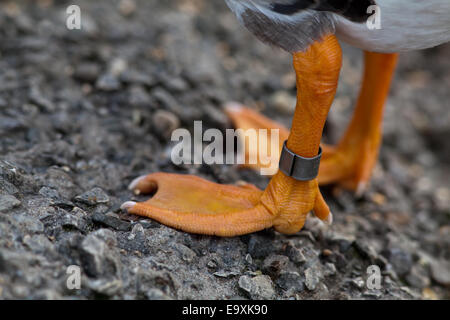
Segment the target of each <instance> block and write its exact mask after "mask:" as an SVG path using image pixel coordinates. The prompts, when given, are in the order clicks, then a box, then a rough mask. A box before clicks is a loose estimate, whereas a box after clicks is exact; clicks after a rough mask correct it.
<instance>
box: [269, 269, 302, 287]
mask: <svg viewBox="0 0 450 320" xmlns="http://www.w3.org/2000/svg"><path fill="white" fill-rule="evenodd" d="M275 283H276V284H277V285H278V286H279V287H280V288H282V289H283V290H289V289H293V290H295V291H297V292H301V291H303V290H304V289H305V285H304V280H303V278H302V277H301V276H300V274H299V273H298V272H296V271H283V272H281V273H280V276H279V277H278V278H277V280H276V281H275Z"/></svg>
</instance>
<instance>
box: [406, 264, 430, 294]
mask: <svg viewBox="0 0 450 320" xmlns="http://www.w3.org/2000/svg"><path fill="white" fill-rule="evenodd" d="M405 280H406V282H408V284H409V285H411V286H413V287H414V288H419V289H423V288H426V287H428V286H429V285H430V282H431V281H430V278H429V277H428V275H427V272H426V270H425V269H424V268H423V267H421V266H420V265H414V266H413V267H412V268H411V271H410V272H409V273H408V275H407V276H406V277H405Z"/></svg>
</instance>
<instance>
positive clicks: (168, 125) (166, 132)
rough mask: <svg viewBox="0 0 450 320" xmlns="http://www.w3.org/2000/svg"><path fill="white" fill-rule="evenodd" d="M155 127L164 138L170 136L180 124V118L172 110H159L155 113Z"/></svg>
mask: <svg viewBox="0 0 450 320" xmlns="http://www.w3.org/2000/svg"><path fill="white" fill-rule="evenodd" d="M152 120H153V127H154V129H155V131H156V132H157V133H158V134H159V135H160V136H162V137H163V138H166V139H167V138H170V136H171V135H172V132H173V131H174V130H175V129H177V128H178V127H179V126H180V120H179V119H178V117H177V116H176V115H175V114H173V113H172V112H169V111H165V110H158V111H156V112H155V114H154V115H153V118H152Z"/></svg>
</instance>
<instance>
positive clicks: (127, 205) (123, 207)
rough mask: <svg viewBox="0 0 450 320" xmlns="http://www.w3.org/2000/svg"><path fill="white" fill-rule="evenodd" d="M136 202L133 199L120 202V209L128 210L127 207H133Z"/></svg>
mask: <svg viewBox="0 0 450 320" xmlns="http://www.w3.org/2000/svg"><path fill="white" fill-rule="evenodd" d="M136 204H137V202H134V201H127V202H124V203H122V205H121V206H120V210H124V211H127V212H128V209H131V208H133V207H134V206H135V205H136Z"/></svg>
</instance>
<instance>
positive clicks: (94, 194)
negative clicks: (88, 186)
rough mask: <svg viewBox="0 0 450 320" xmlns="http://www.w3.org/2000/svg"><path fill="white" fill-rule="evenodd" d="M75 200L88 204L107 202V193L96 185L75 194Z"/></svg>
mask: <svg viewBox="0 0 450 320" xmlns="http://www.w3.org/2000/svg"><path fill="white" fill-rule="evenodd" d="M75 200H76V201H78V202H81V203H84V204H87V205H90V206H95V205H97V204H103V203H109V197H108V195H107V194H106V193H105V192H104V191H103V190H102V189H101V188H98V187H97V188H94V189H92V190H89V191H87V192H85V193H83V194H81V195H78V196H76V197H75Z"/></svg>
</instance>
